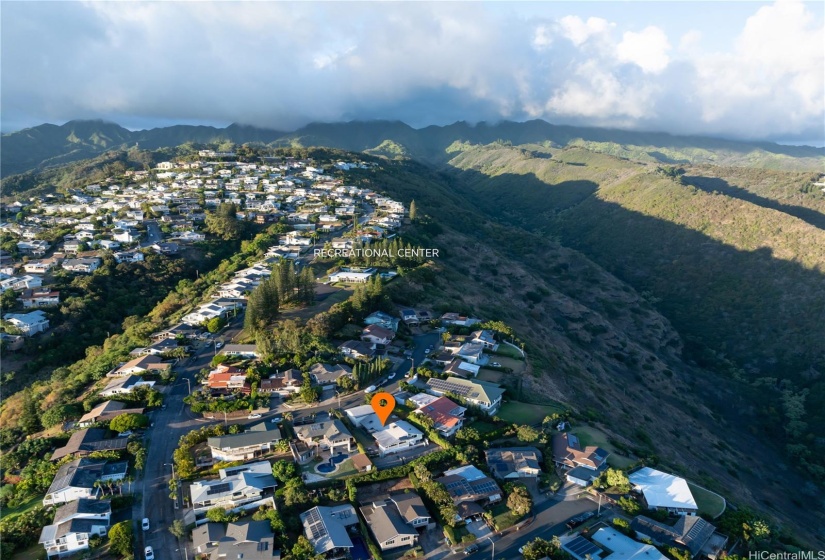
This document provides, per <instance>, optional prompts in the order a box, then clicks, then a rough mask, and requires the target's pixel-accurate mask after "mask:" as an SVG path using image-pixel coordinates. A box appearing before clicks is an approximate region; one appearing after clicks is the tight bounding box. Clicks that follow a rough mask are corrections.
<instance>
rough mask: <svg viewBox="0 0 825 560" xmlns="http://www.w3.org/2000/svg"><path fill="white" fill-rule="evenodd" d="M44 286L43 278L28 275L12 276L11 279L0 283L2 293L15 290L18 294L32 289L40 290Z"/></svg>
mask: <svg viewBox="0 0 825 560" xmlns="http://www.w3.org/2000/svg"><path fill="white" fill-rule="evenodd" d="M42 285H43V279H42V278H40V277H39V276H32V275H30V274H26V275H24V276H12V277H11V278H6V279H5V280H2V281H0V291H3V292H5V291H6V290H14V291H16V292H17V291H22V290H28V289H30V288H39V287H40V286H42Z"/></svg>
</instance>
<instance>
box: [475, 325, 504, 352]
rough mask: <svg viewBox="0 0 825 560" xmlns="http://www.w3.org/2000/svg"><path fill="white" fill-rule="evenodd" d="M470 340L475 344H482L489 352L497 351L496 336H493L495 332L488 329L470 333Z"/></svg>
mask: <svg viewBox="0 0 825 560" xmlns="http://www.w3.org/2000/svg"><path fill="white" fill-rule="evenodd" d="M470 337H471V338H470V340H471V341H472V342H475V343H476V344H481V345H482V346H484V348H485V349H487V350H495V349H496V347H497V346H498V344H496V339H495V336H494V335H493V331H488V330H486V329H484V330H480V331H475V332H473V333H470Z"/></svg>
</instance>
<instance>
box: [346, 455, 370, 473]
mask: <svg viewBox="0 0 825 560" xmlns="http://www.w3.org/2000/svg"><path fill="white" fill-rule="evenodd" d="M350 460H351V461H352V466H353V467H355V470H357V471H358V472H360V473H365V472H370V471H371V470H372V461H370V458H369V457H367V456H366V455H364V454H363V453H358V454H357V455H352V456H350Z"/></svg>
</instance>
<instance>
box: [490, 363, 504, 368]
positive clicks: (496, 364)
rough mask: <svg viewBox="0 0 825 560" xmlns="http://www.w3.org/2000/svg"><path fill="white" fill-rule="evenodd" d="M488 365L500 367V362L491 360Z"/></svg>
mask: <svg viewBox="0 0 825 560" xmlns="http://www.w3.org/2000/svg"><path fill="white" fill-rule="evenodd" d="M490 365H491V366H493V367H501V364H500V363H498V362H493V363H492V364H490Z"/></svg>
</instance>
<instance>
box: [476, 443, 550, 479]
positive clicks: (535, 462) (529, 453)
mask: <svg viewBox="0 0 825 560" xmlns="http://www.w3.org/2000/svg"><path fill="white" fill-rule="evenodd" d="M484 455H485V457H486V458H487V466H488V467H490V472H492V473H493V476H494V477H496V478H502V479H511V478H514V479H518V478H536V477H537V476H538V475H540V474H541V461H542V454H541V451H539V450H538V449H536V448H535V447H508V448H500V449H488V450H487V451H485V452H484Z"/></svg>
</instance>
